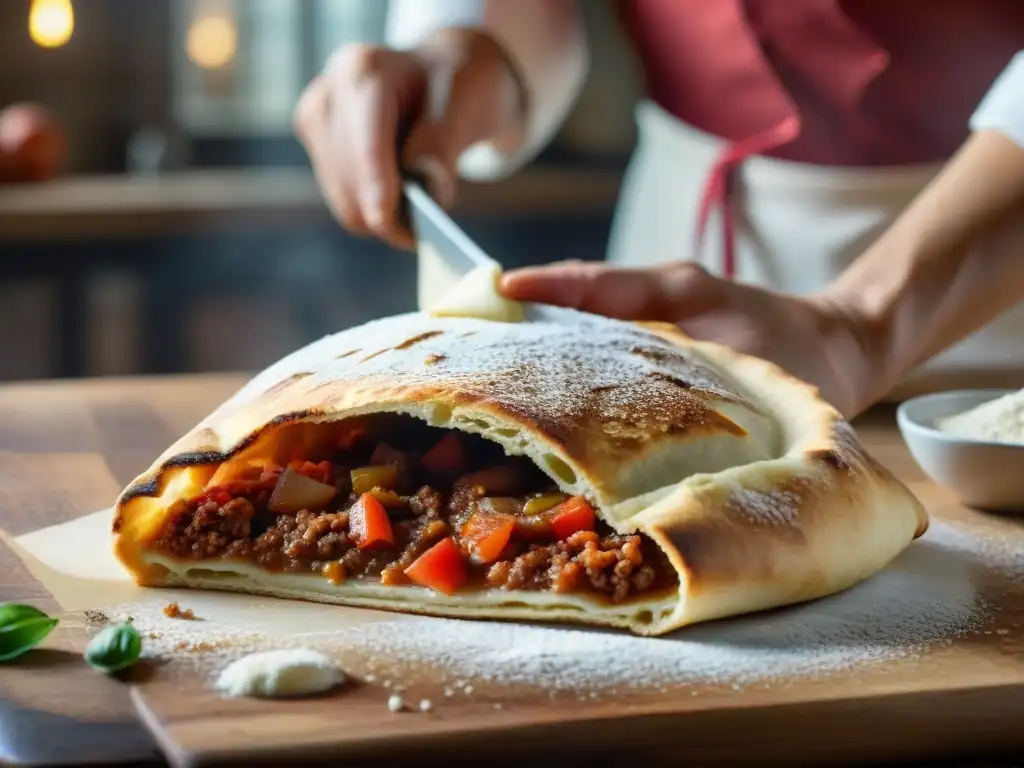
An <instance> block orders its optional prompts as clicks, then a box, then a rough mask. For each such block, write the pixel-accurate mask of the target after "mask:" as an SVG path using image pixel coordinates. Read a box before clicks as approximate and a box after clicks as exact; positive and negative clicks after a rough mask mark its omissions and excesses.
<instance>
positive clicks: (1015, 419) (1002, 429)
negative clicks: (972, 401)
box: [937, 389, 1024, 445]
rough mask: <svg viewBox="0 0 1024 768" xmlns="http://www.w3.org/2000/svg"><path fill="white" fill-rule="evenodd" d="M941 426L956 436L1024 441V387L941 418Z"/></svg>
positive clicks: (947, 432)
mask: <svg viewBox="0 0 1024 768" xmlns="http://www.w3.org/2000/svg"><path fill="white" fill-rule="evenodd" d="M937 426H938V428H939V431H941V432H945V433H946V434H948V435H953V436H954V437H962V438H965V439H968V440H984V441H987V442H992V443H1010V444H1020V445H1024V389H1021V390H1019V391H1017V392H1011V393H1010V394H1008V395H1004V396H1003V397H999V398H996V399H995V400H989V401H988V402H986V403H982V404H981V405H979V406H976V407H974V408H971V409H970V410H969V411H965V412H963V413H958V414H956V415H955V416H947V417H946V418H944V419H939V420H938V422H937Z"/></svg>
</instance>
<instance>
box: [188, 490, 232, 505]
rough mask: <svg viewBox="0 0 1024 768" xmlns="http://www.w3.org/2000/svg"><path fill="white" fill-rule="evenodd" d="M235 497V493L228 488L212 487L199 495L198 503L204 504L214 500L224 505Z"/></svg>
mask: <svg viewBox="0 0 1024 768" xmlns="http://www.w3.org/2000/svg"><path fill="white" fill-rule="evenodd" d="M233 498H235V497H234V495H232V493H231V491H229V490H228V489H227V488H211V489H210V490H208V491H207V492H206V493H204V494H203V495H202V496H200V497H199V499H198V500H197V503H198V505H199V506H202V505H203V504H207V503H209V502H211V501H212V502H215V503H217V504H220V506H222V507H223V506H224V505H225V504H227V503H228V502H229V501H231V500H232V499H233Z"/></svg>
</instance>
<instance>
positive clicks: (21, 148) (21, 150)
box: [0, 103, 67, 183]
mask: <svg viewBox="0 0 1024 768" xmlns="http://www.w3.org/2000/svg"><path fill="white" fill-rule="evenodd" d="M66 162H67V136H66V135H65V132H64V129H63V127H62V126H61V124H60V122H59V121H58V120H57V118H56V117H54V115H53V114H51V113H50V112H49V110H47V109H46V108H45V107H42V106H40V105H38V104H29V103H24V104H14V105H11V106H9V107H7V108H6V109H4V110H2V111H0V182H18V183H24V182H33V181H46V180H47V179H51V178H53V177H54V176H56V175H57V174H58V173H60V171H61V169H62V168H63V167H64V165H65V163H66Z"/></svg>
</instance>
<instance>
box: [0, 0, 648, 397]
mask: <svg viewBox="0 0 1024 768" xmlns="http://www.w3.org/2000/svg"><path fill="white" fill-rule="evenodd" d="M513 1H514V0H513ZM581 5H582V6H583V7H584V9H585V12H586V13H587V16H588V19H587V24H588V25H589V27H590V39H591V42H592V68H591V75H590V79H589V83H588V85H587V87H586V90H585V92H584V94H583V95H582V97H581V98H580V100H579V102H578V104H577V107H576V109H575V111H574V113H573V115H572V116H571V118H570V119H569V121H568V122H567V124H566V126H565V128H564V130H563V131H562V132H561V134H560V135H559V136H558V138H557V140H556V141H555V142H554V144H553V145H552V146H551V148H550V149H549V150H548V151H547V152H545V153H544V155H543V156H542V157H541V158H539V159H538V160H537V161H536V162H535V163H534V164H533V165H532V166H531V167H530V168H529V169H528V170H526V171H525V172H523V173H521V174H519V175H518V176H517V177H516V178H514V179H510V180H508V181H505V182H502V183H500V184H493V185H481V186H474V187H471V188H470V187H467V188H464V189H463V194H462V201H461V203H460V205H459V207H458V208H457V209H456V217H457V218H458V220H459V221H460V222H461V223H462V224H463V225H464V226H465V227H466V229H467V230H468V231H469V232H470V234H471V235H473V236H474V237H476V238H477V239H478V240H479V241H480V242H481V244H482V245H483V246H484V247H485V248H486V249H488V250H489V251H490V252H491V253H492V254H493V255H494V256H496V257H497V258H498V259H499V260H501V261H502V262H503V263H504V264H505V265H506V266H517V265H522V264H529V263H540V262H545V261H552V260H556V259H562V258H583V259H597V258H601V257H602V255H603V252H604V248H605V240H606V238H607V235H608V229H609V224H610V217H611V213H612V209H613V205H614V200H615V195H616V192H617V189H618V185H619V181H620V178H621V175H622V171H623V169H624V167H625V163H626V158H627V156H628V153H629V151H630V150H631V148H632V145H633V141H634V133H633V124H632V110H631V107H632V104H633V103H634V102H635V101H636V98H637V96H638V93H639V84H638V77H637V74H636V68H635V66H634V64H633V61H632V59H631V56H630V54H629V52H628V50H627V48H626V46H625V44H624V42H623V39H622V38H621V37H620V33H619V31H618V29H617V27H616V24H615V20H614V16H613V11H612V6H611V3H610V2H606V1H605V0H587V2H585V3H582V4H581ZM386 8H387V0H2V2H0V109H3V108H4V107H8V106H10V105H19V104H25V103H30V104H37V105H41V106H42V107H43V108H44V109H45V110H47V111H48V112H49V113H50V114H51V115H52V116H53V118H54V120H55V121H56V124H57V126H59V130H60V132H62V133H63V134H64V137H65V138H66V148H67V161H66V163H65V165H64V168H63V169H62V172H61V173H60V175H59V176H58V177H56V178H54V179H50V180H46V181H41V182H28V183H18V184H7V185H0V379H7V380H10V379H24V378H47V377H74V376H98V375H132V374H141V373H178V372H193V371H216V370H254V369H257V368H259V367H261V366H263V365H265V364H266V363H268V362H270V361H272V360H274V359H276V358H278V357H280V356H281V355H282V354H284V353H286V352H288V351H290V350H291V349H293V348H295V347H297V346H300V345H302V344H304V343H306V342H308V341H310V340H312V339H315V338H317V337H319V336H322V335H323V334H325V333H329V332H331V331H334V330H337V329H341V328H344V327H347V326H350V325H354V324H358V323H362V322H365V321H366V320H369V319H372V318H374V317H379V316H382V315H386V314H391V313H394V312H400V311H405V310H410V309H413V308H414V302H415V261H414V259H413V258H412V257H411V256H410V255H409V254H405V253H397V252H394V251H392V250H390V249H389V248H387V247H385V246H383V245H380V244H378V243H375V242H371V241H368V240H362V239H358V238H353V237H349V236H348V235H346V234H345V233H343V232H341V231H340V230H339V229H338V228H337V226H336V225H335V224H334V222H333V220H332V219H331V218H330V216H329V214H328V212H327V210H326V209H325V207H324V205H323V203H322V201H321V199H320V196H319V194H318V193H317V190H316V188H315V186H314V183H313V179H312V175H311V173H310V170H309V166H308V163H307V160H306V156H305V153H304V152H303V151H302V149H301V148H300V146H299V145H298V143H297V142H296V141H295V140H294V138H293V137H292V134H291V112H292V107H293V105H294V104H295V102H296V100H297V98H298V96H299V94H300V92H301V90H302V88H303V86H304V85H305V83H306V82H307V81H308V80H309V79H310V78H311V77H312V76H313V75H314V74H315V73H316V72H317V71H318V70H319V69H320V68H321V66H322V65H323V63H324V61H325V60H326V58H327V57H328V55H329V54H330V52H331V51H332V50H334V49H335V48H336V47H338V46H340V45H342V44H344V43H346V42H351V41H358V40H367V41H375V40H379V39H381V36H382V32H383V26H384V17H385V13H386ZM22 112H24V110H22ZM29 112H30V113H31V109H30V110H29ZM19 117H20V115H19ZM11 122H12V121H10V120H8V123H11ZM7 127H8V130H13V129H11V127H10V125H8V126H7ZM2 132H3V128H2V127H0V141H2V140H3V136H2ZM45 150H46V146H45V142H44V143H43V145H41V147H40V152H42V153H43V154H42V157H43V159H44V160H45Z"/></svg>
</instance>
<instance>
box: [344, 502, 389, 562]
mask: <svg viewBox="0 0 1024 768" xmlns="http://www.w3.org/2000/svg"><path fill="white" fill-rule="evenodd" d="M348 529H349V532H350V533H351V534H352V537H353V538H354V539H355V540H356V544H357V546H358V547H359V548H360V549H370V548H371V547H387V546H391V545H393V544H394V543H395V533H394V531H392V530H391V521H390V520H388V513H387V510H386V509H384V505H383V504H381V503H380V502H379V501H377V499H376V498H375V497H374V496H373V494H370V493H364V494H363V495H362V496H360V497H359V501H357V502H356V503H355V504H354V505H353V506H352V509H350V510H349V513H348Z"/></svg>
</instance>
